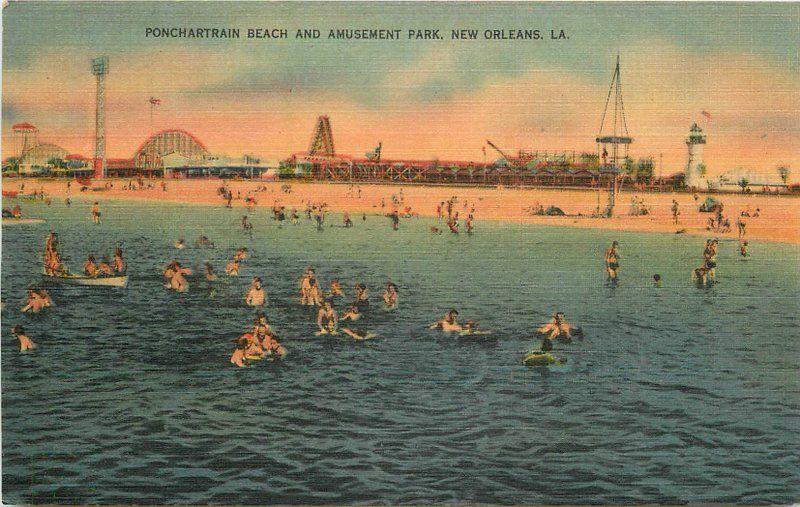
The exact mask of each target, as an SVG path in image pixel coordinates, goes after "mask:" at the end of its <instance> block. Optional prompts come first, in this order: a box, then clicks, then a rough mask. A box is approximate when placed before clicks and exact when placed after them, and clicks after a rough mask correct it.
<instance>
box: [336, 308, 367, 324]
mask: <svg viewBox="0 0 800 507" xmlns="http://www.w3.org/2000/svg"><path fill="white" fill-rule="evenodd" d="M362 315H363V314H362V313H361V312H360V311H358V305H355V304H353V305H350V307H349V308H348V309H347V311H346V312H345V313H344V315H342V316H341V317H340V318H339V320H351V321H354V320H358V319H360V318H361V316H362Z"/></svg>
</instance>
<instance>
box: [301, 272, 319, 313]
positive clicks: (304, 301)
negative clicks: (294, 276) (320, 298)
mask: <svg viewBox="0 0 800 507" xmlns="http://www.w3.org/2000/svg"><path fill="white" fill-rule="evenodd" d="M315 276H316V275H315V274H314V268H312V267H311V266H308V267H307V268H306V271H305V273H303V277H302V278H301V279H300V304H301V305H306V306H311V305H313V303H310V302H309V299H310V298H309V296H310V295H311V280H314V279H315Z"/></svg>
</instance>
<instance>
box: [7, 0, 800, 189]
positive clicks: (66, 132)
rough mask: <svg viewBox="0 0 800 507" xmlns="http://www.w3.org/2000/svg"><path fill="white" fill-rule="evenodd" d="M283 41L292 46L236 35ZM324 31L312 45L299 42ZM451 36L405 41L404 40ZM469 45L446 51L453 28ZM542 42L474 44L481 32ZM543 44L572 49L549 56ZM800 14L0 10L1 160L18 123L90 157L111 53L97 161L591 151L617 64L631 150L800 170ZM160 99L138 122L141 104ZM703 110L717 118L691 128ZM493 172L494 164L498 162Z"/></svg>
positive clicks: (713, 170)
mask: <svg viewBox="0 0 800 507" xmlns="http://www.w3.org/2000/svg"><path fill="white" fill-rule="evenodd" d="M147 27H209V28H239V29H240V33H241V34H242V38H240V39H232V40H207V39H185V38H184V39H154V38H147V37H145V30H146V28H147ZM247 28H286V29H287V30H288V32H289V38H288V39H286V40H253V39H247V38H245V35H246V30H247ZM300 28H308V29H313V28H316V29H319V30H321V31H322V33H323V37H322V38H321V39H319V40H303V39H296V38H294V34H295V32H296V30H297V29H300ZM330 28H399V29H401V30H402V39H401V40H399V41H397V40H396V41H340V40H328V39H326V38H325V35H326V32H327V30H328V29H330ZM426 28H429V29H439V30H440V33H441V35H442V36H443V37H444V40H407V39H406V38H405V34H406V30H408V29H426ZM461 28H465V29H476V30H478V33H479V38H478V39H477V40H466V41H465V40H457V41H456V40H451V39H450V32H451V30H453V29H461ZM517 28H519V29H525V28H529V29H539V30H541V33H542V34H543V35H544V37H545V38H544V40H539V41H520V40H516V41H509V40H505V41H495V40H484V39H483V38H482V34H483V31H484V30H486V29H490V30H492V29H498V30H502V29H517ZM550 30H555V31H556V33H559V32H560V30H564V32H565V34H566V35H567V36H568V37H569V38H568V39H562V40H550ZM798 48H800V4H798V3H794V4H792V3H772V4H767V3H758V4H749V3H677V4H675V3H657V4H652V3H650V4H645V3H622V4H620V3H571V4H564V3H537V4H533V3H452V2H448V3H416V2H415V3H377V4H376V3H371V4H367V3H354V2H350V3H277V2H276V3H254V2H242V3H239V2H216V3H211V2H206V3H194V2H177V3H162V2H126V3H121V2H117V3H113V2H109V3H105V2H86V3H75V2H70V3H55V2H35V1H27V2H12V3H10V5H8V6H7V7H6V8H5V9H4V12H3V49H2V51H3V60H2V80H3V83H2V135H3V140H2V149H3V156H4V157H5V156H8V155H9V154H13V153H12V146H13V145H12V139H11V125H13V124H14V123H18V122H23V121H25V122H30V123H33V124H35V125H36V126H37V127H38V128H39V130H40V138H41V139H42V140H43V141H47V142H53V143H55V144H58V145H60V146H62V147H64V148H65V149H66V150H67V151H69V152H77V153H83V154H87V155H90V154H91V153H92V152H93V146H94V141H93V138H94V90H95V81H94V77H93V76H92V75H91V72H90V71H89V61H90V59H91V58H92V57H96V56H100V55H108V57H109V60H110V71H109V74H108V76H107V82H106V86H107V88H106V96H107V105H106V109H107V119H106V128H107V153H108V156H109V157H131V156H132V155H133V152H134V151H135V150H136V148H137V147H138V146H139V144H141V142H142V141H144V140H145V139H146V138H147V136H148V135H149V134H151V133H152V132H153V131H158V130H162V129H167V128H181V129H185V130H187V131H189V132H192V133H193V134H195V135H196V136H197V137H198V138H199V139H201V140H202V141H203V142H204V143H205V144H206V145H207V146H208V148H209V150H211V151H212V152H214V153H219V154H227V155H230V156H241V155H243V154H244V153H249V154H254V155H257V156H261V157H263V158H264V159H266V160H270V161H277V160H280V159H282V158H285V157H286V156H288V155H289V154H291V153H293V152H298V151H303V150H307V149H308V145H309V143H310V139H311V135H312V131H313V127H314V124H315V121H316V118H317V116H318V115H320V114H327V115H328V116H329V117H330V119H331V124H332V127H333V136H334V141H335V146H336V151H337V152H340V153H345V154H351V155H358V156H361V155H363V154H364V153H365V152H367V151H371V150H372V149H373V148H374V147H375V145H377V143H378V141H381V142H382V143H383V154H384V156H385V157H386V158H417V159H432V158H438V159H441V160H452V159H459V160H474V161H482V160H483V158H484V155H483V152H482V147H484V146H485V140H486V139H490V140H491V141H493V142H494V143H495V144H496V145H498V146H500V147H501V148H503V149H506V150H508V151H510V152H514V151H516V150H517V149H530V150H548V151H553V150H556V151H565V150H566V151H573V150H576V151H590V152H594V151H595V150H596V146H595V142H594V139H595V137H596V136H597V134H598V131H599V129H600V122H601V117H602V114H603V108H604V104H605V100H606V97H607V94H608V89H609V85H610V83H611V77H612V74H613V71H614V65H615V60H616V56H617V54H619V57H620V62H621V72H622V93H623V99H624V103H625V112H626V119H627V124H628V129H629V131H630V135H631V136H632V137H633V138H634V143H633V145H632V146H631V154H632V156H634V157H636V158H640V157H648V156H652V157H653V158H654V159H655V160H656V162H657V166H658V167H659V170H660V171H662V172H663V174H670V173H674V172H676V171H680V170H682V169H683V167H684V165H685V162H686V145H685V143H684V141H685V137H686V135H687V133H688V131H689V128H690V127H691V125H692V123H693V122H698V123H699V124H700V126H701V127H702V128H703V129H704V130H705V131H706V133H707V134H708V144H707V145H706V148H705V154H704V159H705V162H706V165H707V166H708V169H709V173H710V174H718V173H722V172H727V171H730V170H733V169H737V168H742V169H746V170H750V171H756V172H762V173H764V174H771V175H774V174H775V168H776V167H777V166H778V165H780V164H787V165H789V166H790V167H792V168H794V176H793V178H792V179H793V180H794V179H797V178H798V174H797V173H800V49H798ZM150 97H156V98H158V99H160V100H161V105H160V106H157V107H156V109H155V112H154V115H153V121H152V123H151V119H150V107H149V103H148V99H149V98H150ZM702 111H706V112H708V113H709V114H710V116H711V118H710V119H709V118H707V117H706V116H704V115H703V114H702ZM487 150H489V151H488V152H487V156H488V158H489V160H491V159H493V158H495V157H496V154H493V153H492V152H491V149H490V148H487Z"/></svg>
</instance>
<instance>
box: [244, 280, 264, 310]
mask: <svg viewBox="0 0 800 507" xmlns="http://www.w3.org/2000/svg"><path fill="white" fill-rule="evenodd" d="M244 301H245V303H247V305H248V306H264V305H265V304H266V302H267V294H266V292H264V287H263V286H262V285H261V278H259V277H257V276H256V277H254V278H253V281H252V283H251V284H250V290H248V291H247V295H246V296H245V298H244Z"/></svg>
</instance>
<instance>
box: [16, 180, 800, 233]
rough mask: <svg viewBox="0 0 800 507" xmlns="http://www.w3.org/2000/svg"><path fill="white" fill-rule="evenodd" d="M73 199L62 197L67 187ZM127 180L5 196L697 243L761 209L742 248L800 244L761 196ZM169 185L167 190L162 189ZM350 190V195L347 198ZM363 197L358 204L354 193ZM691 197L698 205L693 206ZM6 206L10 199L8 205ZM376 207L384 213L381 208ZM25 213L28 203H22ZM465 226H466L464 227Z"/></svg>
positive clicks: (31, 186)
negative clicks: (280, 210)
mask: <svg viewBox="0 0 800 507" xmlns="http://www.w3.org/2000/svg"><path fill="white" fill-rule="evenodd" d="M68 181H69V182H70V184H71V191H70V193H69V194H68V193H67V182H68ZM130 181H131V180H129V179H108V180H96V181H94V186H95V188H97V187H102V185H104V184H106V183H109V184H112V185H113V188H111V189H109V190H102V191H87V192H80V191H79V188H80V187H79V184H78V183H77V182H76V181H74V180H53V179H36V178H31V179H28V178H26V179H16V178H13V179H11V178H4V179H3V190H11V191H14V190H17V191H19V190H20V189H21V186H22V185H24V186H25V190H24V191H20V193H29V192H32V191H33V190H37V191H38V190H43V191H44V192H45V193H46V194H48V195H49V196H50V197H51V198H53V199H62V200H63V199H64V198H66V197H67V196H69V197H70V199H71V200H75V201H93V200H97V201H98V202H100V203H101V206H102V203H103V201H114V200H127V201H133V202H174V203H184V204H200V205H211V206H214V205H218V206H224V205H225V201H224V200H223V199H222V197H220V196H219V195H218V194H217V189H218V188H219V187H221V186H222V185H223V184H224V185H227V187H228V188H229V189H230V191H231V192H232V194H233V197H234V200H233V203H232V205H233V206H234V207H235V208H244V207H245V202H244V198H245V197H246V196H248V195H251V196H252V197H254V198H255V200H256V202H257V204H256V205H255V208H265V209H268V208H270V207H271V206H273V205H278V206H285V207H286V208H287V209H288V210H291V209H292V208H297V210H298V213H302V212H303V210H304V209H305V207H306V205H307V204H308V203H313V204H320V203H325V204H326V205H327V209H328V210H330V211H333V212H339V213H343V212H349V213H358V214H361V213H365V214H371V215H375V214H378V215H382V214H386V213H389V212H391V211H392V210H393V209H394V208H395V206H394V205H393V204H392V196H393V195H394V196H397V197H399V196H402V199H403V202H402V204H400V205H399V209H400V211H401V212H402V211H403V210H404V209H405V208H406V207H410V208H411V212H412V213H413V214H414V215H418V216H422V217H432V218H436V217H437V212H436V207H437V205H438V204H440V203H441V202H444V201H447V200H448V199H450V198H451V197H453V196H457V198H458V200H457V202H456V203H455V205H454V208H453V209H454V211H457V212H458V213H459V218H460V220H461V221H462V222H463V219H465V218H466V216H467V214H468V213H469V212H470V211H471V210H472V208H473V207H474V209H475V212H474V216H475V220H476V221H477V222H480V221H481V220H492V221H501V222H512V223H531V224H537V225H550V226H560V227H573V228H583V229H601V230H609V231H615V230H616V231H624V232H653V233H668V234H675V233H676V231H679V230H683V232H682V234H687V235H694V236H713V237H720V238H733V239H737V238H738V233H737V226H736V221H737V218H738V217H739V216H740V213H741V212H742V211H744V210H748V211H749V212H751V213H752V212H754V211H755V210H756V209H760V211H761V213H760V216H759V217H757V218H756V217H750V218H748V217H743V218H742V220H743V221H744V222H745V223H746V239H747V240H764V241H773V242H778V243H789V244H800V198H798V196H791V195H780V196H776V195H761V194H706V193H700V194H691V193H685V192H664V193H648V192H637V191H632V190H622V191H621V192H620V193H619V195H618V197H617V205H616V207H615V215H614V217H612V218H604V217H593V216H592V214H593V213H594V212H595V211H596V210H597V208H598V206H599V207H600V209H603V208H604V207H605V205H606V203H607V199H608V193H607V191H605V190H602V189H601V190H597V189H563V188H524V189H520V188H505V187H464V186H438V185H437V186H426V185H398V184H382V183H359V184H352V185H351V184H350V183H348V182H342V183H326V182H298V181H292V182H289V181H261V180H219V179H196V180H195V179H186V180H181V179H168V180H163V179H156V180H144V183H145V185H148V184H150V183H152V184H153V185H154V188H152V189H142V190H125V189H123V188H122V187H123V186H124V185H127V184H128V183H129V182H130ZM162 182H164V183H166V185H167V190H166V191H164V190H162V188H161V184H162ZM284 185H289V186H290V187H291V192H290V193H285V192H284V191H282V187H283V186H284ZM260 187H263V188H265V190H261V191H256V189H257V188H260ZM351 189H352V190H351ZM359 189H360V190H361V196H360V197H359V196H358V190H359ZM695 195H696V196H697V199H695ZM709 196H712V197H714V198H715V199H718V200H720V201H721V202H722V203H723V204H724V206H725V209H724V214H725V216H726V217H727V218H728V219H729V220H730V225H731V231H730V232H727V233H721V232H716V231H708V230H706V226H707V224H708V219H709V218H710V217H711V216H713V215H712V214H711V213H700V212H699V210H698V207H699V205H700V203H702V201H703V200H704V199H705V198H706V197H709ZM634 197H637V198H638V199H639V200H641V201H643V202H644V204H645V206H646V207H647V208H648V209H649V210H650V213H649V214H647V215H639V216H634V215H630V214H629V211H630V209H631V207H632V205H631V202H632V199H633V198H634ZM6 199H8V198H6ZM673 199H675V201H677V202H678V205H679V210H680V215H679V223H678V224H677V225H675V224H673V221H672V213H671V206H672V200H673ZM381 201H383V203H384V205H383V206H381ZM20 204H21V206H22V208H23V213H25V201H20ZM540 205H541V206H543V207H544V208H547V207H549V206H551V205H553V206H556V207H559V208H561V209H562V210H563V211H564V212H565V213H567V215H566V216H539V215H531V214H530V213H529V212H528V211H526V208H530V207H531V206H535V207H538V206H540ZM462 225H463V223H462Z"/></svg>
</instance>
